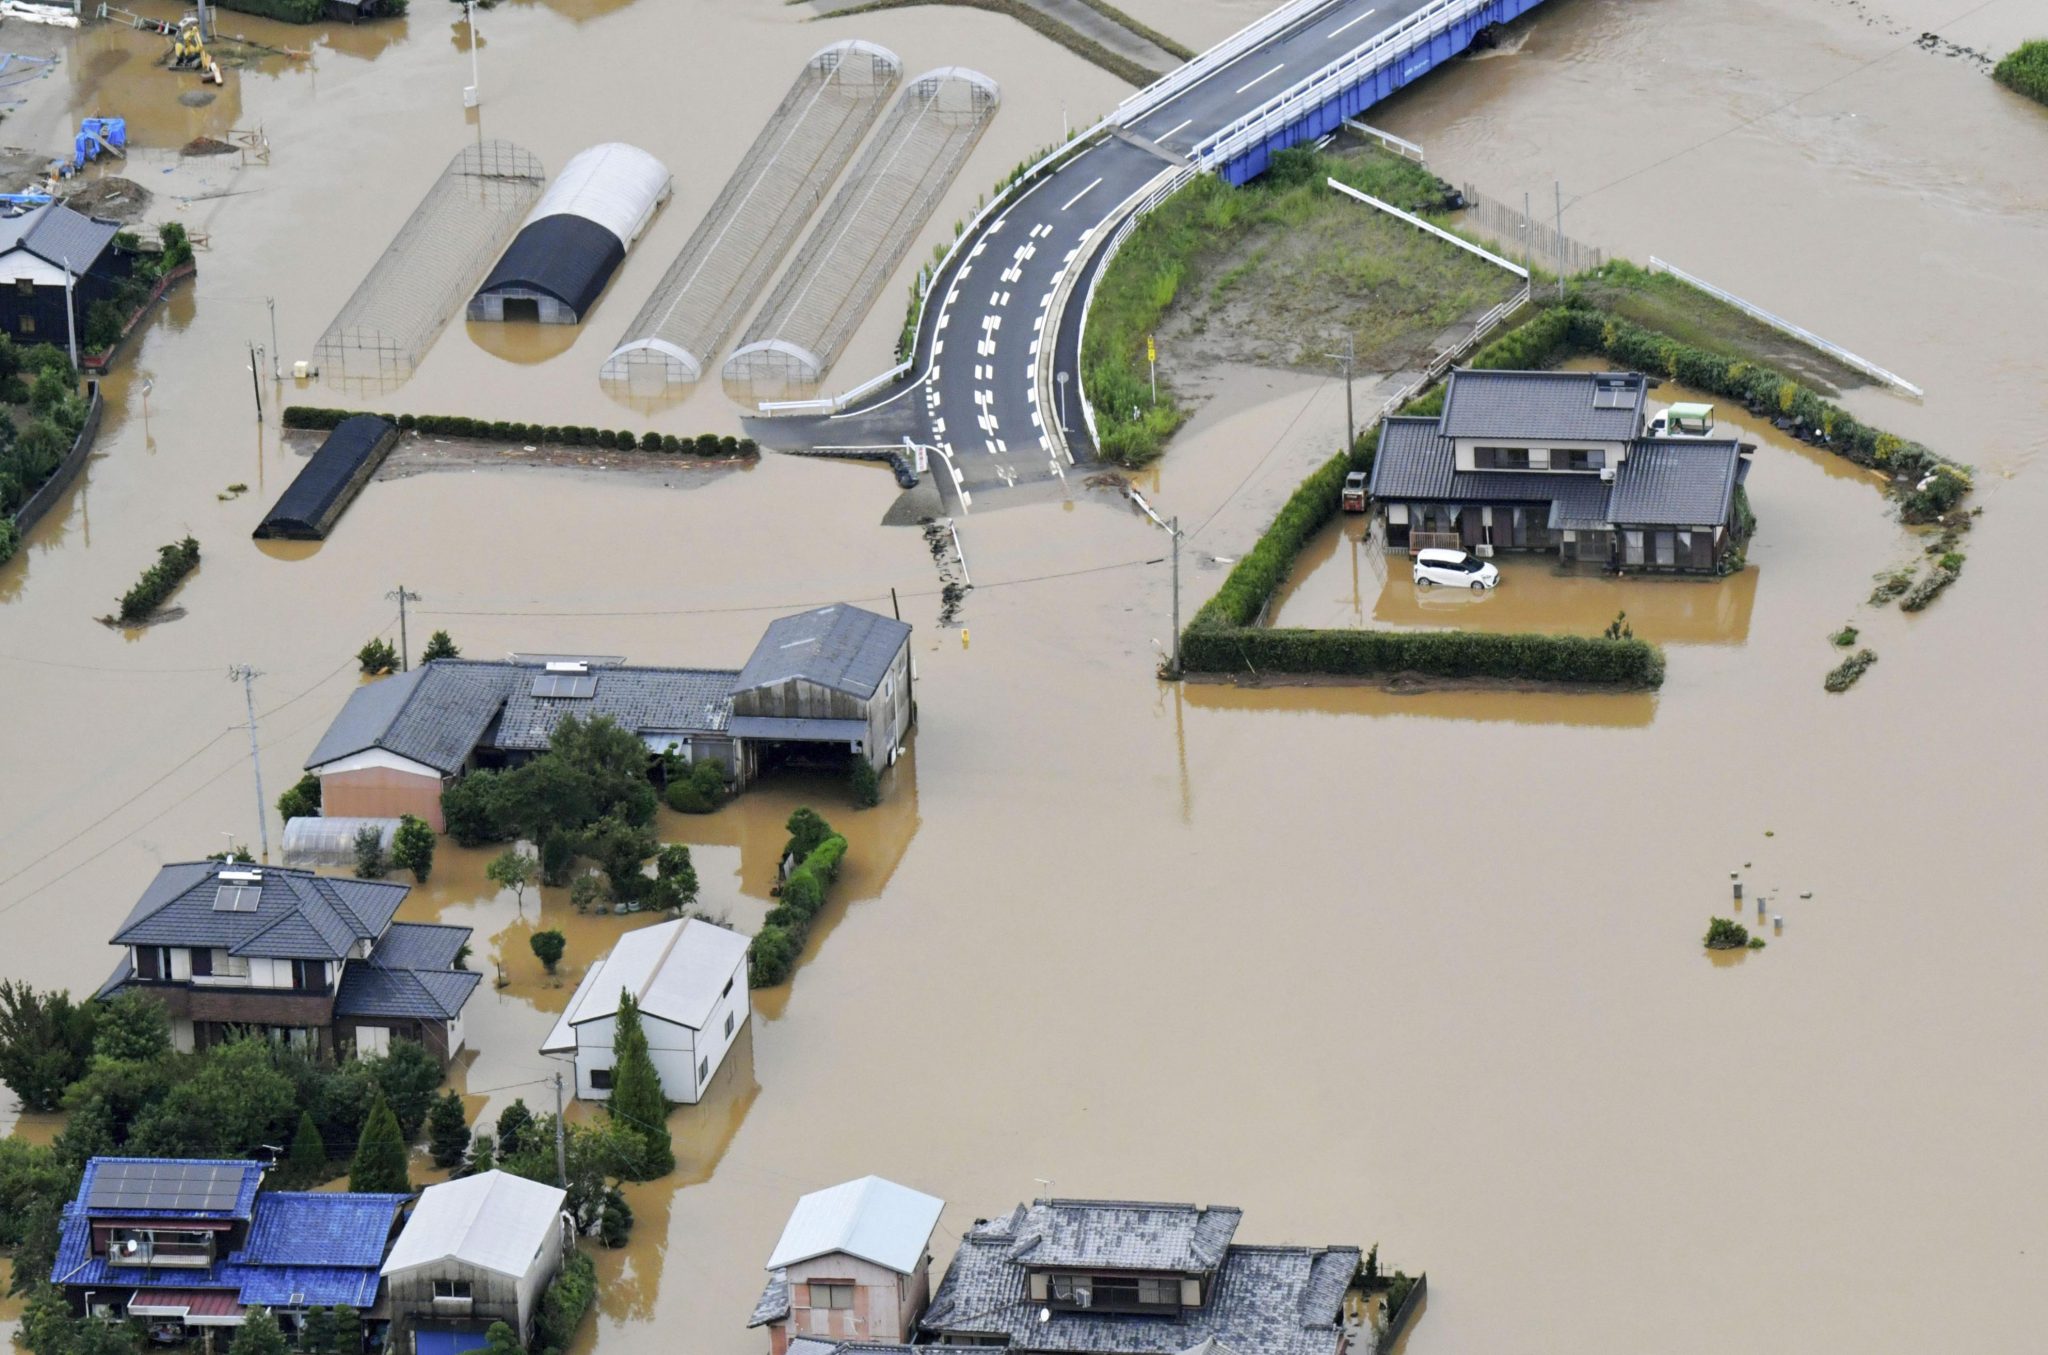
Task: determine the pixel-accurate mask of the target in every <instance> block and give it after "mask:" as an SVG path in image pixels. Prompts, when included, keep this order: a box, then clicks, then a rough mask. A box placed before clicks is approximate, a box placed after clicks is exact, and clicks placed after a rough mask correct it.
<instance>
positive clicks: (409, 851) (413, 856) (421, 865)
mask: <svg viewBox="0 0 2048 1355" xmlns="http://www.w3.org/2000/svg"><path fill="white" fill-rule="evenodd" d="M391 864H392V865H393V866H396V867H397V868H398V869H400V870H409V871H411V872H412V878H413V879H415V880H417V881H418V882H419V883H421V884H425V883H426V882H427V876H428V874H429V873H431V872H432V871H433V869H434V830H433V829H432V828H431V827H430V826H428V824H427V821H426V820H425V819H416V818H414V817H413V816H412V815H410V814H405V815H402V816H400V818H399V820H398V831H397V832H395V833H393V834H392V835H391Z"/></svg>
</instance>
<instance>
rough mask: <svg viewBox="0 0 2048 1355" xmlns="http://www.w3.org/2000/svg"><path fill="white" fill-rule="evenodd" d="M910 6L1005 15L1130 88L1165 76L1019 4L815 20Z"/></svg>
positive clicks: (935, 1) (889, 5)
mask: <svg viewBox="0 0 2048 1355" xmlns="http://www.w3.org/2000/svg"><path fill="white" fill-rule="evenodd" d="M785 3H787V4H792V5H796V4H802V3H803V0H785ZM1084 3H1087V4H1088V7H1089V8H1090V9H1094V10H1098V11H1100V12H1102V13H1105V14H1110V15H1111V16H1112V17H1114V11H1111V10H1110V9H1109V7H1108V6H1106V5H1098V4H1095V3H1093V0H1084ZM913 5H951V6H953V7H954V8H956V9H985V10H987V11H989V12H990V13H991V14H1006V15H1008V16H1009V17H1010V18H1012V19H1015V20H1016V21H1017V22H1018V23H1020V24H1023V25H1024V26H1025V27H1026V28H1029V29H1031V30H1032V31H1033V32H1035V33H1039V34H1042V35H1043V36H1045V37H1048V38H1051V39H1052V40H1053V41H1054V42H1056V43H1058V44H1059V45H1060V46H1062V47H1064V48H1066V49H1067V50H1068V51H1070V52H1072V53H1073V54H1074V55H1075V56H1078V57H1080V58H1081V59H1082V60H1083V61H1090V62H1093V63H1094V64H1095V65H1097V66H1100V67H1102V69H1104V70H1106V71H1108V72H1109V73H1110V74H1111V75H1114V76H1115V77H1117V79H1119V80H1126V81H1129V82H1130V83H1131V84H1134V85H1138V86H1141V87H1142V86H1144V85H1149V84H1151V83H1152V82H1153V81H1154V80H1157V79H1158V78H1159V77H1160V76H1161V75H1163V74H1164V72H1163V71H1155V70H1152V69H1151V68H1149V67H1146V66H1141V65H1139V64H1138V63H1137V62H1135V61H1133V60H1131V59H1130V58H1129V57H1127V56H1124V55H1123V54H1122V53H1120V52H1112V51H1111V50H1110V49H1109V48H1107V47H1104V46H1103V45H1102V44H1101V43H1099V42H1097V41H1096V40H1095V39H1093V38H1091V37H1089V36H1087V35H1086V34H1084V33H1077V32H1075V31H1074V30H1073V29H1071V28H1069V27H1067V26H1066V25H1065V24H1063V23H1061V22H1060V21H1059V20H1058V19H1055V18H1053V17H1052V16H1051V15H1050V14H1047V13H1046V12H1045V11H1044V10H1042V9H1039V8H1038V7H1036V6H1035V5H1027V4H1024V3H1022V0H865V3H863V4H857V5H847V6H846V7H844V8H843V9H834V10H828V11H827V12H826V13H824V14H821V15H819V16H818V17H820V18H823V19H843V18H845V17H847V16H848V15H853V14H873V13H875V12H877V11H879V10H885V9H909V8H911V7H912V6H913ZM1118 22H1120V23H1123V22H1124V21H1123V20H1122V19H1118ZM1125 27H1127V28H1130V29H1131V31H1132V32H1133V33H1137V34H1138V35H1139V36H1141V37H1150V36H1151V34H1150V31H1149V30H1145V29H1140V28H1138V27H1136V26H1134V25H1131V24H1128V23H1125Z"/></svg>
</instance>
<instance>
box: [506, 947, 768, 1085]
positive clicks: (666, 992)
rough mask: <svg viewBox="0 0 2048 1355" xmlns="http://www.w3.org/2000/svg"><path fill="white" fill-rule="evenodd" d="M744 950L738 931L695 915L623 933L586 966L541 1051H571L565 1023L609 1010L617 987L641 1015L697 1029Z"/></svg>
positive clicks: (573, 1023)
mask: <svg viewBox="0 0 2048 1355" xmlns="http://www.w3.org/2000/svg"><path fill="white" fill-rule="evenodd" d="M746 953H747V938H746V937H745V936H743V935H741V934H740V933H739V932H736V931H733V930H732V929H731V928H729V927H721V926H719V925H717V924H716V923H713V922H706V921H704V920H703V919H701V918H684V919H680V920H678V921H675V922H659V923H656V924H655V925H654V926H652V927H641V928H638V929H636V930H634V931H630V932H627V933H626V934H625V935H624V936H621V937H620V938H619V939H618V941H617V942H616V943H615V944H614V945H613V946H612V948H611V950H610V952H609V953H607V954H606V955H605V957H604V958H603V959H601V960H599V961H598V962H597V963H596V964H593V965H592V966H591V967H590V972H589V974H588V975H586V976H585V977H584V980H583V982H582V983H580V984H578V985H577V987H576V994H575V996H574V998H572V999H571V1000H570V1003H569V1007H568V1010H566V1011H564V1012H563V1013H562V1018H561V1020H559V1021H557V1022H556V1023H555V1028H554V1030H552V1031H550V1032H549V1033H548V1038H547V1040H546V1041H545V1042H544V1043H543V1044H542V1045H541V1051H542V1052H543V1053H547V1052H552V1051H556V1050H565V1049H574V1048H575V1047H576V1036H575V1033H574V1029H573V1028H574V1027H576V1026H580V1025H582V1024H583V1023H584V1022H586V1021H598V1020H602V1019H603V1018H605V1017H607V1016H611V1015H614V1014H616V1013H617V1011H618V1010H619V994H620V993H621V992H629V993H631V994H633V998H634V1000H635V1001H637V1002H638V1003H639V1004H640V1010H641V1011H642V1012H644V1013H645V1014H646V1015H648V1016H652V1017H658V1018H659V1019H661V1020H663V1021H670V1022H673V1023H674V1024H676V1025H679V1026H688V1027H689V1028H690V1029H691V1030H702V1029H703V1028H704V1021H705V1018H706V1017H708V1016H709V1015H710V1013H711V1010H712V1008H714V1007H715V1006H717V1005H718V999H719V998H720V997H722V996H723V995H724V992H725V985H726V983H727V982H729V981H730V980H731V979H732V976H733V971H734V970H736V969H738V968H739V965H740V961H741V959H742V958H743V957H744V956H745V955H746Z"/></svg>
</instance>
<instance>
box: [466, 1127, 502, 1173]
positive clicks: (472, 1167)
mask: <svg viewBox="0 0 2048 1355" xmlns="http://www.w3.org/2000/svg"><path fill="white" fill-rule="evenodd" d="M497 1148H498V1146H497V1144H495V1143H493V1142H492V1141H491V1136H490V1135H489V1134H472V1135H471V1136H470V1139H469V1162H468V1164H467V1165H466V1166H465V1168H464V1174H465V1175H469V1176H478V1175H481V1174H482V1173H484V1172H487V1171H490V1170H491V1169H492V1168H494V1167H496V1166H497V1165H498V1151H497Z"/></svg>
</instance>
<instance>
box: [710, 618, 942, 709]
mask: <svg viewBox="0 0 2048 1355" xmlns="http://www.w3.org/2000/svg"><path fill="white" fill-rule="evenodd" d="M909 639H910V627H909V626H907V625H905V624H903V623H902V622H901V621H895V620H891V619H890V618H889V617H886V616H878V615H876V614H875V613H874V612H871V611H868V610H866V609H865V608H861V607H855V606H852V605H850V604H848V603H844V602H842V603H839V604H837V605H836V606H831V607H819V608H816V609H814V610H812V611H808V612H799V613H798V614H797V615H795V616H785V617H781V618H779V619H777V620H776V621H773V622H771V623H770V624H769V626H768V633H767V634H766V635H763V636H762V637H761V643H760V644H758V645H756V646H755V647H754V653H753V656H752V657H751V658H749V659H748V660H747V666H746V667H745V668H743V669H741V670H740V675H739V680H738V681H737V682H735V683H734V684H733V689H734V690H735V691H746V690H749V689H751V688H754V687H772V686H774V685H776V684H777V683H781V682H788V681H790V680H791V679H793V678H802V679H803V680H805V681H807V682H815V683H817V684H818V685H820V686H822V687H830V688H832V689H833V690H835V691H841V692H847V693H849V694H851V695H853V696H858V697H861V698H863V699H865V698H867V697H871V696H873V695H874V694H875V688H877V687H879V686H880V685H881V683H882V677H883V675H884V674H886V673H887V672H888V671H889V664H890V662H891V660H893V659H894V658H895V657H896V651H897V650H899V649H901V648H903V646H904V644H905V643H906V642H907V641H908V640H909Z"/></svg>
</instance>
